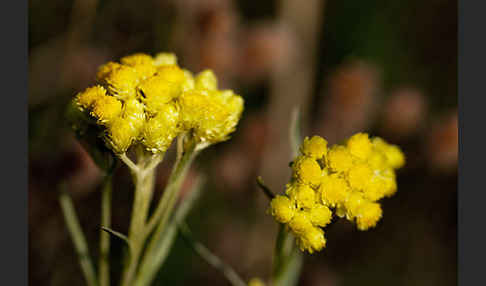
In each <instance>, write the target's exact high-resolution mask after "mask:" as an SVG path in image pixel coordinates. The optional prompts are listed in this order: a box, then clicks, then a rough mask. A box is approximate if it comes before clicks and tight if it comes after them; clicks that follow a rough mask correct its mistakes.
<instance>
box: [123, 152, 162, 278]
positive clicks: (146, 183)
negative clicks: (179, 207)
mask: <svg viewBox="0 0 486 286" xmlns="http://www.w3.org/2000/svg"><path fill="white" fill-rule="evenodd" d="M145 156H148V154H145V153H143V152H142V153H140V154H139V157H140V158H139V160H138V162H139V164H138V165H136V166H135V167H132V168H131V169H132V176H133V179H134V181H135V198H134V200H133V207H132V217H131V221H130V229H129V233H128V240H129V244H130V252H129V257H128V260H127V263H126V265H125V269H124V271H123V274H122V280H121V285H124V286H129V285H132V281H133V279H134V278H135V274H136V270H137V266H138V262H139V259H140V256H141V254H142V250H143V246H144V244H145V240H146V238H147V234H146V233H145V231H144V230H145V223H146V219H147V215H148V211H149V208H150V203H151V201H152V194H153V188H154V181H155V167H156V166H157V164H158V163H160V161H161V160H162V159H163V156H161V155H157V156H151V155H150V157H149V158H147V157H145ZM147 162H148V163H147Z"/></svg>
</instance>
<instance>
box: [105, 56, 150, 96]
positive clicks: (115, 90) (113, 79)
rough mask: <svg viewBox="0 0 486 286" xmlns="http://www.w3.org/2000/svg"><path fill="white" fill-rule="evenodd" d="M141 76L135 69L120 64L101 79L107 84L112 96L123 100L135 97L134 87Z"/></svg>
mask: <svg viewBox="0 0 486 286" xmlns="http://www.w3.org/2000/svg"><path fill="white" fill-rule="evenodd" d="M140 78H141V76H140V74H138V73H137V70H136V69H134V68H133V67H130V66H124V65H122V66H120V67H119V68H117V69H113V70H112V71H111V72H110V73H109V74H108V75H106V77H105V78H104V79H103V81H104V82H105V83H106V84H107V86H108V90H109V91H110V92H111V93H112V95H113V96H115V97H117V98H119V99H122V100H125V99H128V98H133V97H135V87H136V86H137V84H138V83H139V80H140Z"/></svg>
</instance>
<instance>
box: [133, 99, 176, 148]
mask: <svg viewBox="0 0 486 286" xmlns="http://www.w3.org/2000/svg"><path fill="white" fill-rule="evenodd" d="M178 122H179V110H178V109H177V107H176V106H175V105H174V104H165V105H164V106H163V107H162V108H161V109H160V112H159V113H158V114H157V116H155V117H153V118H151V119H149V120H148V121H147V122H146V123H145V125H144V128H143V131H142V135H143V144H144V146H145V148H146V149H147V150H148V151H151V152H153V153H157V152H165V151H166V150H167V149H168V148H169V146H170V144H171V143H172V140H174V138H175V137H176V136H177V135H178V133H179V131H180V130H179V128H178Z"/></svg>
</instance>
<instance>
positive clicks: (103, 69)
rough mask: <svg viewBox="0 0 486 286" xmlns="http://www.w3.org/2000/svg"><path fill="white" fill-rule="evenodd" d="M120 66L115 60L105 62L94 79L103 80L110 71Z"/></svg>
mask: <svg viewBox="0 0 486 286" xmlns="http://www.w3.org/2000/svg"><path fill="white" fill-rule="evenodd" d="M121 66H122V65H121V64H119V63H115V62H107V63H106V64H104V65H101V66H100V67H99V68H98V72H97V73H96V80H98V81H103V80H104V79H105V78H106V77H107V76H108V75H109V74H110V73H111V72H113V71H114V70H117V69H119V68H120V67H121Z"/></svg>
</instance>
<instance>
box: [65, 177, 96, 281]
mask: <svg viewBox="0 0 486 286" xmlns="http://www.w3.org/2000/svg"><path fill="white" fill-rule="evenodd" d="M61 188H64V187H63V186H62V187H61ZM59 203H60V204H61V209H62V213H63V215H64V220H65V221H66V226H67V228H68V231H69V234H70V235H71V239H72V241H73V244H74V248H75V249H76V253H77V254H78V259H79V264H80V266H81V270H82V271H83V274H84V278H85V279H86V284H87V285H88V286H97V285H98V284H97V281H96V274H95V270H94V267H93V263H92V262H91V258H90V256H89V250H88V244H87V243H86V238H85V237H84V234H83V230H82V229H81V226H80V224H79V220H78V217H77V216H76V210H75V209H74V206H73V202H72V200H71V197H70V196H69V194H68V193H67V192H66V191H65V190H63V189H61V194H60V195H59Z"/></svg>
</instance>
